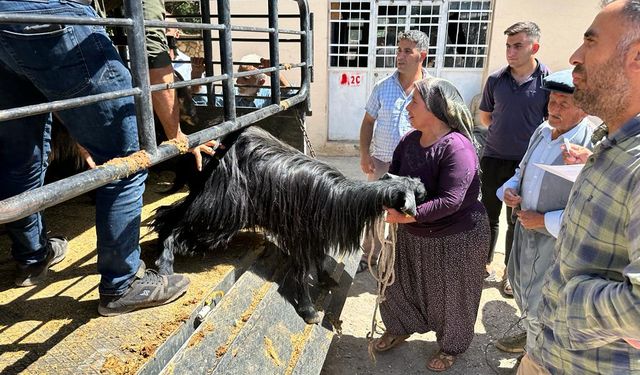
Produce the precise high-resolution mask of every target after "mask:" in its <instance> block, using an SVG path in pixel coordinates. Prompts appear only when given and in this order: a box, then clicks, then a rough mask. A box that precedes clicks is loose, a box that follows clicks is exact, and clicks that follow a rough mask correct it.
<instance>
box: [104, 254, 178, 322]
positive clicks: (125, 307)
mask: <svg viewBox="0 0 640 375" xmlns="http://www.w3.org/2000/svg"><path fill="white" fill-rule="evenodd" d="M134 278H135V280H134V281H133V283H131V286H129V290H127V291H126V292H125V293H124V294H123V295H120V296H108V295H102V294H101V295H100V304H99V305H98V313H100V315H102V316H116V315H120V314H125V313H128V312H131V311H134V310H139V309H144V308H147V307H154V306H160V305H164V304H165V303H169V302H173V301H174V300H176V299H177V298H178V297H180V296H182V295H183V294H184V293H185V292H186V291H187V288H188V287H189V278H188V277H186V276H183V275H178V274H173V275H160V274H158V272H157V271H154V270H148V269H145V266H144V262H143V263H142V264H140V268H138V272H136V275H135V276H134Z"/></svg>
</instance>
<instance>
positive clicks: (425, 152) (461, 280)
mask: <svg viewBox="0 0 640 375" xmlns="http://www.w3.org/2000/svg"><path fill="white" fill-rule="evenodd" d="M407 110H408V111H409V119H410V121H411V125H412V127H413V128H414V129H415V130H412V131H411V132H409V133H407V134H406V135H405V136H404V138H403V139H402V140H401V141H400V144H399V145H398V147H397V148H396V150H395V152H394V155H393V160H392V162H391V167H390V168H389V172H390V173H393V174H397V175H401V176H411V177H418V178H420V180H421V181H422V182H423V183H424V185H425V187H426V188H427V200H426V201H425V202H424V203H423V204H421V205H420V206H419V207H418V212H417V214H416V216H406V215H405V214H403V213H400V212H398V211H395V210H393V209H389V210H388V216H387V221H388V222H390V223H399V224H400V225H399V226H398V236H397V243H396V250H395V251H396V260H395V266H394V267H395V274H396V281H395V283H394V284H392V285H391V286H389V288H388V289H387V292H386V295H385V297H386V300H385V301H384V302H383V303H382V304H381V305H380V312H381V315H382V320H383V321H384V324H385V327H386V332H385V334H384V335H383V336H382V337H381V338H379V339H377V340H376V341H375V342H374V348H375V349H376V350H377V351H386V350H389V349H391V348H393V347H394V346H396V345H397V344H399V343H401V342H403V341H404V340H406V339H407V338H408V337H409V335H411V334H412V333H414V332H418V333H425V332H429V331H435V332H436V337H437V341H438V345H439V350H438V351H437V352H436V353H435V354H433V356H432V357H431V358H430V359H429V361H428V362H427V368H429V369H430V370H432V371H445V370H447V369H449V367H451V365H452V364H453V362H454V361H455V358H456V356H457V355H458V354H461V353H463V352H464V351H466V350H467V348H468V347H469V345H470V344H471V340H472V339H473V326H474V323H475V320H476V314H477V312H478V306H479V303H480V295H481V293H482V280H483V275H484V270H485V263H486V259H487V254H488V253H489V233H490V232H489V221H488V219H487V214H486V211H485V209H484V206H483V205H482V203H481V202H480V201H479V200H478V195H479V193H480V176H479V162H478V157H477V154H476V146H475V140H474V138H473V135H472V134H473V133H472V129H473V122H472V117H471V114H470V113H469V110H468V109H467V107H466V106H465V104H464V101H463V100H462V97H461V96H460V94H459V93H458V90H457V89H456V88H455V86H453V84H452V83H450V82H449V81H446V80H443V79H438V78H427V79H425V80H422V81H419V82H416V83H415V91H414V95H413V101H412V102H411V103H410V104H409V106H408V107H407Z"/></svg>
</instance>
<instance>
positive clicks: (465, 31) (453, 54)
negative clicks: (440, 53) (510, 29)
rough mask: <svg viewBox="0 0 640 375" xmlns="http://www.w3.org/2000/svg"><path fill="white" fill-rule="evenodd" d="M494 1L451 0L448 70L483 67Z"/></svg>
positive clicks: (446, 49) (446, 57)
mask: <svg viewBox="0 0 640 375" xmlns="http://www.w3.org/2000/svg"><path fill="white" fill-rule="evenodd" d="M491 12H492V9H491V0H470V1H451V2H450V4H449V12H448V23H447V44H446V46H445V53H444V67H445V68H483V67H484V64H485V61H486V58H487V52H488V49H489V43H488V40H487V34H488V32H489V24H490V23H491Z"/></svg>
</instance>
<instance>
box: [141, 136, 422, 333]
mask: <svg viewBox="0 0 640 375" xmlns="http://www.w3.org/2000/svg"><path fill="white" fill-rule="evenodd" d="M229 137H231V138H232V141H233V140H234V141H235V143H234V144H233V145H232V146H226V147H227V148H226V149H225V150H224V151H223V153H224V154H225V155H224V157H221V158H220V156H219V155H218V157H219V159H218V158H215V157H214V158H212V159H209V160H208V162H207V163H206V165H205V166H204V168H203V171H202V172H201V173H195V174H191V175H190V179H191V180H190V181H189V188H190V191H189V195H188V196H187V197H186V198H185V199H184V200H182V201H180V202H178V203H176V204H174V205H172V206H164V207H161V208H160V209H158V212H157V214H156V217H155V220H154V223H153V227H154V229H155V230H156V231H157V232H158V235H159V244H160V245H161V246H162V247H163V250H162V253H161V255H160V258H159V259H158V260H157V262H156V265H157V266H158V268H159V270H160V272H161V273H164V274H170V273H172V272H173V255H174V253H177V254H190V253H194V252H197V251H207V250H208V249H210V248H214V247H219V246H224V245H226V244H227V243H228V242H229V240H231V238H232V237H233V236H234V235H235V234H236V233H237V232H238V231H239V230H241V229H244V228H262V229H263V230H265V231H266V232H267V233H268V234H270V235H271V237H272V238H273V239H274V242H275V243H276V244H277V245H278V246H279V247H280V249H281V250H282V251H284V252H285V253H286V254H287V255H288V256H289V257H290V260H291V262H292V271H293V272H294V273H295V274H294V277H295V280H296V281H297V283H298V285H297V287H296V288H297V289H296V293H297V299H298V306H297V311H298V314H300V315H301V316H302V318H304V320H305V321H306V322H307V323H317V322H318V321H319V315H318V313H317V312H316V310H315V309H314V307H313V304H312V303H311V299H310V297H309V285H308V284H307V282H306V278H307V276H308V273H309V270H310V267H311V266H312V265H315V266H316V268H317V270H318V272H320V269H321V267H320V265H321V264H322V261H323V260H324V258H325V256H326V254H327V253H329V252H330V251H331V250H332V249H337V250H338V251H339V252H342V253H347V252H354V251H357V250H358V249H359V246H360V240H361V234H362V232H363V230H365V229H370V228H371V227H372V225H373V224H374V222H375V220H376V219H378V218H379V217H380V215H381V214H382V213H383V206H385V207H393V208H396V209H398V210H401V211H404V212H406V213H408V214H411V215H414V214H415V213H416V200H417V202H418V203H420V202H422V201H423V200H424V198H425V188H424V185H423V184H422V183H421V182H420V181H419V180H418V179H413V178H408V177H397V176H393V177H391V176H390V175H388V177H387V179H383V180H380V181H375V182H362V181H355V180H349V179H347V178H346V177H345V176H344V175H342V173H340V172H339V171H337V170H336V169H334V168H332V167H331V166H329V165H327V164H325V163H323V162H321V161H319V160H316V159H312V158H310V157H308V156H306V155H304V154H302V153H300V152H299V151H297V150H295V149H293V148H292V147H290V146H288V145H286V144H284V143H282V142H281V141H279V140H278V139H276V138H274V137H273V136H271V135H270V134H268V133H267V132H266V131H264V130H262V129H260V128H257V127H250V128H247V129H245V130H244V131H243V132H241V133H240V134H237V133H236V134H234V135H232V136H229ZM225 142H227V140H223V144H225ZM183 184H184V183H183ZM179 185H180V184H179Z"/></svg>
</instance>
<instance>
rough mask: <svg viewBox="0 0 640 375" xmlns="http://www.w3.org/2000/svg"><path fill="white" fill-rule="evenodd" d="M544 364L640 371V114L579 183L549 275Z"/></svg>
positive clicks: (561, 369)
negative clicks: (637, 342)
mask: <svg viewBox="0 0 640 375" xmlns="http://www.w3.org/2000/svg"><path fill="white" fill-rule="evenodd" d="M541 309H542V310H541V313H542V323H543V325H544V328H543V332H542V334H541V335H539V337H537V339H536V344H537V345H538V346H539V347H541V350H542V352H541V356H542V358H541V359H538V360H539V361H540V362H541V363H544V365H545V366H546V367H547V369H548V370H549V371H550V372H551V373H552V374H632V373H634V374H640V350H638V349H634V348H633V347H631V346H630V345H628V344H627V343H626V342H625V341H623V340H622V338H623V337H628V338H635V339H639V338H640V117H636V118H634V119H632V120H630V121H628V122H627V123H626V124H624V125H623V127H622V128H620V130H619V131H617V132H616V133H615V134H612V135H611V136H609V137H608V138H606V139H604V140H603V141H602V142H601V143H599V144H598V145H597V146H596V147H595V149H594V153H593V155H592V156H591V157H590V158H589V159H588V161H587V163H586V165H585V167H584V169H583V170H582V172H581V173H580V175H579V176H578V179H577V181H576V182H575V184H574V187H573V190H572V192H571V196H570V198H569V202H568V203H567V208H566V210H565V214H564V218H563V221H562V226H561V228H560V234H559V237H558V242H557V243H556V260H555V262H554V265H553V266H552V267H551V269H550V271H549V273H547V275H546V279H545V283H544V287H543V299H542V304H541Z"/></svg>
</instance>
